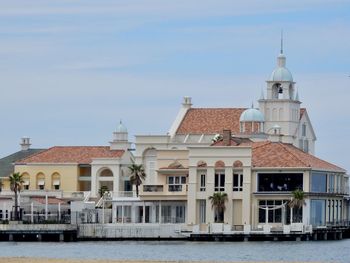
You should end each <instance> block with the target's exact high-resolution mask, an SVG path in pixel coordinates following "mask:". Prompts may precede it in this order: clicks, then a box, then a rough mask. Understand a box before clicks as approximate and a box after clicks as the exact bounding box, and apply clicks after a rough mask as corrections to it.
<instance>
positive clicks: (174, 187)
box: [168, 176, 186, 192]
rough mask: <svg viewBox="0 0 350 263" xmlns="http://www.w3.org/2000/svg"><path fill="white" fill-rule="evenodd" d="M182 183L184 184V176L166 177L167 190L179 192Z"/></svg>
mask: <svg viewBox="0 0 350 263" xmlns="http://www.w3.org/2000/svg"><path fill="white" fill-rule="evenodd" d="M183 184H186V176H169V177H168V185H169V188H168V189H169V192H181V191H182V185H183Z"/></svg>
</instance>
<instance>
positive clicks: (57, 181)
mask: <svg viewBox="0 0 350 263" xmlns="http://www.w3.org/2000/svg"><path fill="white" fill-rule="evenodd" d="M52 184H53V185H60V180H59V179H56V180H53V183H52Z"/></svg>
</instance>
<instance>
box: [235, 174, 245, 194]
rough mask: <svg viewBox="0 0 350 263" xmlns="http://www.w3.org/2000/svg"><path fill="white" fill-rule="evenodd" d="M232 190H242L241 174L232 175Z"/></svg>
mask: <svg viewBox="0 0 350 263" xmlns="http://www.w3.org/2000/svg"><path fill="white" fill-rule="evenodd" d="M233 191H234V192H238V191H243V174H234V175H233Z"/></svg>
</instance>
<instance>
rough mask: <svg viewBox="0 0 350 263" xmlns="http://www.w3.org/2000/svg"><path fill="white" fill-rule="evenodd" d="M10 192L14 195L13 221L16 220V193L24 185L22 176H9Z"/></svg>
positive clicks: (18, 174) (15, 174) (17, 174)
mask: <svg viewBox="0 0 350 263" xmlns="http://www.w3.org/2000/svg"><path fill="white" fill-rule="evenodd" d="M9 179H10V185H11V190H12V191H13V192H14V193H15V220H16V221H17V220H18V193H19V192H20V191H21V189H22V184H23V183H24V181H23V179H22V175H21V174H20V173H13V174H12V175H10V176H9Z"/></svg>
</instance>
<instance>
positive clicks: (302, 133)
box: [301, 123, 306, 137]
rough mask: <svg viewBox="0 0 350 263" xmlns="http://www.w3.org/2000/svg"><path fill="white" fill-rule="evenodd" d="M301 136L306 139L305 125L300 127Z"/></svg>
mask: <svg viewBox="0 0 350 263" xmlns="http://www.w3.org/2000/svg"><path fill="white" fill-rule="evenodd" d="M301 136H303V137H306V123H303V125H302V126H301Z"/></svg>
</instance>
